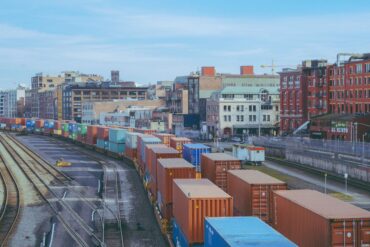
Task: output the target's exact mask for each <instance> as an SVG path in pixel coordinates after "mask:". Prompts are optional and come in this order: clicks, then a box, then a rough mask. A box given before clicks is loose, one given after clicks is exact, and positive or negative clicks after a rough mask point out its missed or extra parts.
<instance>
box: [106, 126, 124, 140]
mask: <svg viewBox="0 0 370 247" xmlns="http://www.w3.org/2000/svg"><path fill="white" fill-rule="evenodd" d="M126 134H127V130H125V129H115V128H110V129H109V141H110V142H115V143H126Z"/></svg>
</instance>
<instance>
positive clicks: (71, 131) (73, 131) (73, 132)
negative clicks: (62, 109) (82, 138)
mask: <svg viewBox="0 0 370 247" xmlns="http://www.w3.org/2000/svg"><path fill="white" fill-rule="evenodd" d="M68 138H69V139H72V140H76V139H77V124H76V123H68Z"/></svg>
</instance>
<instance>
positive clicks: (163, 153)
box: [148, 144, 181, 199]
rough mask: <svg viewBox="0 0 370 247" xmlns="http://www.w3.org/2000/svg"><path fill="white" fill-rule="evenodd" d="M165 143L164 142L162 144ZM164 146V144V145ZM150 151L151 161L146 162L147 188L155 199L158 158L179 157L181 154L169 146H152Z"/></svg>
mask: <svg viewBox="0 0 370 247" xmlns="http://www.w3.org/2000/svg"><path fill="white" fill-rule="evenodd" d="M163 145H165V144H163ZM165 146H166V145H165ZM150 152H151V157H150V158H151V162H150V163H149V164H150V165H149V164H148V172H149V174H150V178H151V179H150V180H149V182H150V184H149V185H150V186H149V189H150V191H151V193H152V195H153V197H154V198H155V199H157V190H158V188H157V183H158V182H157V168H158V159H168V158H180V157H181V154H180V153H179V151H177V150H175V149H173V148H169V147H167V146H166V147H153V148H151V150H150Z"/></svg>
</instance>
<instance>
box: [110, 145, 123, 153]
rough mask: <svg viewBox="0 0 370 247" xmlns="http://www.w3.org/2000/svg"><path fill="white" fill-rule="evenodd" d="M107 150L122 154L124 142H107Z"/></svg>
mask: <svg viewBox="0 0 370 247" xmlns="http://www.w3.org/2000/svg"><path fill="white" fill-rule="evenodd" d="M108 150H109V151H111V152H113V153H117V154H123V153H124V152H125V144H124V143H115V142H109V143H108Z"/></svg>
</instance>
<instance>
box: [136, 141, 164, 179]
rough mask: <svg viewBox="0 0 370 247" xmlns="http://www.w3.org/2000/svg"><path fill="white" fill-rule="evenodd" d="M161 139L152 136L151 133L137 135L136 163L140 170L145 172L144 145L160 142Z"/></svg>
mask: <svg viewBox="0 0 370 247" xmlns="http://www.w3.org/2000/svg"><path fill="white" fill-rule="evenodd" d="M161 143H162V142H161V139H159V138H157V137H154V136H152V135H141V136H138V143H137V156H138V163H139V167H140V169H141V171H142V172H145V162H146V153H147V151H146V148H145V146H146V145H148V144H161Z"/></svg>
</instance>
